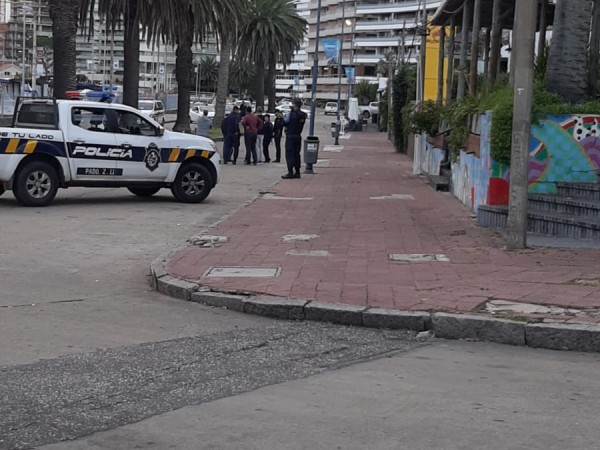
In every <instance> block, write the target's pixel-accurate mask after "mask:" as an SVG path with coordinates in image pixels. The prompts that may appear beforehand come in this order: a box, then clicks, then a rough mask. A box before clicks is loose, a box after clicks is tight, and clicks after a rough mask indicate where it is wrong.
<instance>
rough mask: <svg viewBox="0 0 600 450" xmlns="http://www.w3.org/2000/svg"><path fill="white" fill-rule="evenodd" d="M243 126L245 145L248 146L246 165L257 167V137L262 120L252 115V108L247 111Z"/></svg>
mask: <svg viewBox="0 0 600 450" xmlns="http://www.w3.org/2000/svg"><path fill="white" fill-rule="evenodd" d="M241 123H242V125H243V126H244V143H245V144H246V158H245V159H244V162H245V164H250V162H251V161H250V159H252V164H254V165H256V162H257V160H256V137H257V135H258V128H259V125H260V120H259V119H258V117H256V115H254V114H252V108H250V107H249V108H248V109H246V115H245V116H244V117H243V118H242V122H241Z"/></svg>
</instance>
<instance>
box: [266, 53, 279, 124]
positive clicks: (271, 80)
mask: <svg viewBox="0 0 600 450" xmlns="http://www.w3.org/2000/svg"><path fill="white" fill-rule="evenodd" d="M276 74H277V60H276V59H275V58H274V57H271V58H269V71H268V72H267V87H268V89H267V93H268V96H269V108H268V111H271V112H273V111H275V107H276V106H277V92H276V89H275V75H276Z"/></svg>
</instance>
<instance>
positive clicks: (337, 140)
mask: <svg viewBox="0 0 600 450" xmlns="http://www.w3.org/2000/svg"><path fill="white" fill-rule="evenodd" d="M345 20H346V0H343V1H342V37H341V39H340V51H339V52H338V53H339V55H338V91H337V126H336V132H335V141H334V145H340V128H341V126H342V123H341V122H340V102H341V101H342V59H343V57H344V21H345Z"/></svg>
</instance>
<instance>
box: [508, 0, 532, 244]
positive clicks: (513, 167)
mask: <svg viewBox="0 0 600 450" xmlns="http://www.w3.org/2000/svg"><path fill="white" fill-rule="evenodd" d="M536 22H537V2H532V1H530V0H517V4H516V9H515V31H514V33H515V36H514V38H515V39H514V42H518V43H519V45H515V46H514V47H513V52H514V53H513V55H512V56H513V57H514V58H515V82H514V99H515V100H514V110H513V134H512V152H511V159H510V202H509V206H508V221H507V231H508V242H507V244H508V248H509V249H511V250H515V249H523V248H526V247H527V189H528V185H529V182H528V165H529V138H530V129H531V109H532V103H533V78H534V59H535V51H534V47H535V32H536Z"/></svg>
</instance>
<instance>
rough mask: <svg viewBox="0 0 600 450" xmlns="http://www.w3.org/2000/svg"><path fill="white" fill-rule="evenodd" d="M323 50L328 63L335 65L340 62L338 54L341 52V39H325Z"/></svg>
mask: <svg viewBox="0 0 600 450" xmlns="http://www.w3.org/2000/svg"><path fill="white" fill-rule="evenodd" d="M322 42H323V52H325V58H326V59H327V64H329V65H334V64H337V63H338V56H339V54H340V40H339V39H323V41H322Z"/></svg>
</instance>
